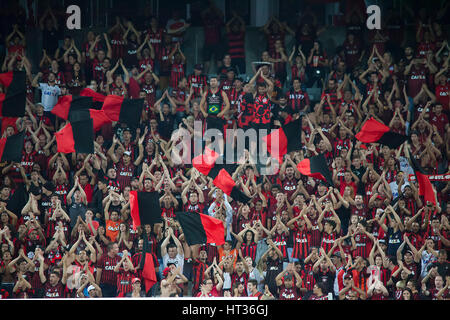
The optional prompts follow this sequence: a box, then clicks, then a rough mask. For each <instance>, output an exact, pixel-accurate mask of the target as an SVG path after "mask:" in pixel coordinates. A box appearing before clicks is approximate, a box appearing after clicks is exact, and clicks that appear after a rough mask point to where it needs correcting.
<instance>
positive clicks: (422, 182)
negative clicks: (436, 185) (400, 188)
mask: <svg viewBox="0 0 450 320" xmlns="http://www.w3.org/2000/svg"><path fill="white" fill-rule="evenodd" d="M415 173H416V177H417V182H418V183H419V195H420V196H423V199H424V200H425V201H427V202H431V203H433V204H434V205H436V197H435V194H434V190H433V186H432V185H431V182H430V179H428V177H427V176H426V175H424V174H422V173H420V172H419V171H416V172H415Z"/></svg>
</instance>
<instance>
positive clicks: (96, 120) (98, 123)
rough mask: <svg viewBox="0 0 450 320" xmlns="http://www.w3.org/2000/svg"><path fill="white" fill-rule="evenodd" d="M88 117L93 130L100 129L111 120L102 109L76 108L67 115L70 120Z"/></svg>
mask: <svg viewBox="0 0 450 320" xmlns="http://www.w3.org/2000/svg"><path fill="white" fill-rule="evenodd" d="M89 118H90V119H92V124H93V128H94V132H97V131H98V130H100V129H101V128H102V126H103V125H105V124H107V123H111V120H110V119H109V118H108V117H107V116H106V114H105V112H104V111H103V110H96V109H83V110H77V111H73V112H71V113H70V116H69V120H70V121H71V122H72V121H80V120H86V119H89Z"/></svg>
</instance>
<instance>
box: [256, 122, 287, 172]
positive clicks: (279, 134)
mask: <svg viewBox="0 0 450 320" xmlns="http://www.w3.org/2000/svg"><path fill="white" fill-rule="evenodd" d="M262 139H263V140H264V141H265V143H266V145H267V151H268V152H269V154H270V155H271V156H272V157H273V158H275V159H277V160H278V163H280V164H281V163H283V156H284V155H285V154H286V153H287V145H288V143H287V138H286V135H285V134H284V131H283V130H282V129H277V130H274V131H273V132H272V133H270V134H268V135H267V136H265V137H263V138H262ZM272 139H273V140H274V141H273V142H274V143H272Z"/></svg>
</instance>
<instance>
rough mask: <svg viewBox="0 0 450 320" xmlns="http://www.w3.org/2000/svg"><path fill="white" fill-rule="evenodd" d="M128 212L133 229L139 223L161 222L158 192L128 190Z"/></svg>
mask: <svg viewBox="0 0 450 320" xmlns="http://www.w3.org/2000/svg"><path fill="white" fill-rule="evenodd" d="M130 213H131V219H132V220H133V229H134V230H136V227H138V226H140V225H145V224H150V225H152V224H154V223H159V222H161V221H162V220H161V207H160V204H159V193H158V192H156V191H153V192H140V191H134V190H133V191H130Z"/></svg>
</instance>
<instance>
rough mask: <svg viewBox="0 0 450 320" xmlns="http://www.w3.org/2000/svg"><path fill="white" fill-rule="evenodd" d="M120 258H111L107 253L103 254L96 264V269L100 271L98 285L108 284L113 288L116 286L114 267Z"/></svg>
mask: <svg viewBox="0 0 450 320" xmlns="http://www.w3.org/2000/svg"><path fill="white" fill-rule="evenodd" d="M120 259H121V258H120V256H118V255H117V256H115V257H114V258H111V257H110V256H109V255H108V254H107V253H105V254H103V256H102V257H101V258H100V260H99V261H98V262H97V268H99V269H102V274H101V278H100V283H105V284H110V285H113V286H115V285H116V284H117V274H116V273H115V272H114V267H115V266H116V265H117V263H119V261H120Z"/></svg>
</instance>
